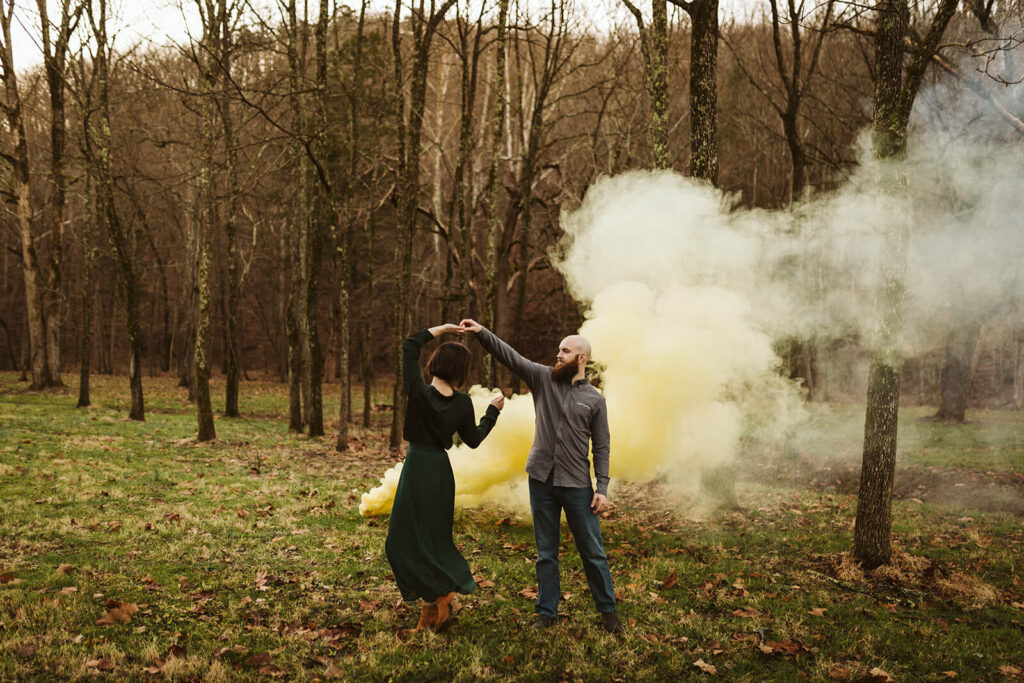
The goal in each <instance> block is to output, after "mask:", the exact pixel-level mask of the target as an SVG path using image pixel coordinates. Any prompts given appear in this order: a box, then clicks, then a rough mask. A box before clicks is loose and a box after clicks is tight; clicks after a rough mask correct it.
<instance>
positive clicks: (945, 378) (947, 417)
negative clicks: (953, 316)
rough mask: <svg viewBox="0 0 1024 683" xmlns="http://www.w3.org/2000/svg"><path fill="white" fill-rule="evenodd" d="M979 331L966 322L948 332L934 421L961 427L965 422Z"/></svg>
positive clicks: (977, 327)
mask: <svg viewBox="0 0 1024 683" xmlns="http://www.w3.org/2000/svg"><path fill="white" fill-rule="evenodd" d="M980 332H981V327H980V326H979V325H977V324H970V323H966V322H965V323H964V324H960V325H957V326H956V327H954V328H953V329H952V330H950V332H949V337H948V338H947V339H946V351H945V358H944V359H943V363H942V374H941V376H940V380H939V410H938V412H936V413H935V417H936V419H939V420H943V421H946V422H958V423H961V424H962V423H964V422H966V421H967V402H968V400H969V399H970V393H971V391H970V390H971V362H972V360H973V359H974V348H975V346H976V345H977V342H978V334H979V333H980Z"/></svg>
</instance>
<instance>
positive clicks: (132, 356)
mask: <svg viewBox="0 0 1024 683" xmlns="http://www.w3.org/2000/svg"><path fill="white" fill-rule="evenodd" d="M97 5H98V14H99V16H98V17H96V16H94V14H93V7H92V5H91V4H89V5H87V12H88V14H89V21H90V23H91V25H92V32H93V37H94V39H95V43H96V54H95V56H94V59H93V69H95V71H96V84H97V92H98V94H99V106H98V110H97V112H96V114H95V115H94V118H95V119H96V124H95V126H94V130H93V132H92V134H91V135H89V136H87V144H88V145H89V153H88V154H89V157H90V162H91V165H92V169H93V172H94V173H95V175H96V192H97V200H98V203H99V205H100V207H101V213H102V217H103V223H104V224H105V225H106V228H107V233H108V234H109V236H110V242H111V244H112V245H113V248H114V258H115V260H116V262H117V266H118V271H119V273H120V275H121V285H122V287H123V296H124V309H125V327H126V328H127V331H128V347H129V351H128V383H129V387H130V390H131V410H130V412H129V414H128V417H129V418H130V419H132V420H140V421H141V420H145V419H146V410H145V402H144V398H143V393H142V349H143V335H142V328H141V325H140V324H139V282H138V276H137V275H136V273H135V267H134V263H133V257H134V254H133V253H132V250H131V245H130V243H129V235H128V231H127V230H126V229H125V227H124V226H123V224H122V222H121V217H120V215H119V213H118V210H117V203H116V201H115V198H114V178H113V171H112V162H111V127H110V74H109V51H110V44H109V42H108V41H107V3H106V0H97Z"/></svg>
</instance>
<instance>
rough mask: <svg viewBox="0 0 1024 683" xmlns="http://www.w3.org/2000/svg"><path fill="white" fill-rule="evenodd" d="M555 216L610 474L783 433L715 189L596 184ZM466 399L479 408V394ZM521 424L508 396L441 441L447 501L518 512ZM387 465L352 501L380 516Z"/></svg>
mask: <svg viewBox="0 0 1024 683" xmlns="http://www.w3.org/2000/svg"><path fill="white" fill-rule="evenodd" d="M562 224H563V227H564V228H565V230H566V233H567V235H569V237H570V239H572V240H573V241H572V244H571V245H569V247H568V248H567V251H566V258H565V260H564V261H563V262H562V263H560V264H559V267H560V268H561V269H562V271H563V272H564V273H565V275H566V278H567V280H568V282H569V285H570V291H572V293H573V295H574V296H576V297H577V298H578V299H581V300H586V301H589V302H591V306H590V310H589V311H588V312H587V314H586V321H585V323H584V324H583V326H582V328H581V329H580V334H582V335H584V336H586V337H587V338H588V339H589V340H590V342H591V345H592V347H593V349H594V360H596V361H598V362H600V363H601V364H602V365H603V366H604V367H605V370H604V372H603V375H602V377H603V384H604V386H603V391H604V395H605V398H606V400H607V402H608V420H609V428H610V431H611V465H610V474H611V477H612V480H613V482H614V481H615V480H626V481H647V480H650V479H652V478H654V477H656V476H658V475H662V474H667V475H669V476H670V477H671V478H672V479H673V480H674V481H676V482H679V483H684V484H690V485H693V484H695V483H696V482H697V481H698V480H699V477H700V474H701V472H702V471H704V470H705V469H707V468H711V467H718V466H720V465H722V464H728V463H730V462H732V460H733V459H734V458H735V455H736V453H737V450H738V445H739V443H740V440H741V438H742V437H743V436H744V435H745V434H749V433H752V432H753V431H757V432H758V433H759V434H761V435H764V434H771V435H772V436H778V434H780V433H784V432H785V430H786V425H789V424H792V422H793V419H794V418H795V417H796V416H798V415H799V399H798V396H797V394H796V392H795V391H794V390H793V388H792V387H791V386H790V385H789V384H788V383H787V382H785V381H784V380H782V379H781V378H780V377H779V376H778V373H777V372H776V364H777V362H778V359H777V358H776V355H775V353H774V351H773V350H772V346H771V339H770V338H769V336H768V335H767V334H766V333H765V332H764V331H763V330H762V329H761V327H760V326H759V325H758V324H757V323H756V322H755V321H756V320H757V319H758V315H757V314H758V313H762V312H761V311H754V310H752V306H751V304H750V303H749V302H750V300H751V298H750V294H749V291H750V289H751V284H752V279H751V277H750V276H749V273H748V272H747V270H746V269H745V268H746V265H749V263H750V262H751V260H752V259H755V258H756V257H757V254H758V245H757V243H756V240H751V239H750V238H749V236H745V235H743V234H741V233H737V232H736V231H735V230H729V229H727V227H728V226H727V224H728V218H727V216H726V212H725V211H723V199H722V196H721V195H720V194H719V193H718V192H717V191H716V190H714V189H713V188H708V187H705V186H701V185H697V184H694V183H692V182H691V181H689V180H687V179H685V178H682V177H680V176H676V175H674V174H671V173H662V174H657V173H648V172H642V173H629V174H625V175H623V176H619V177H616V178H606V179H603V180H601V181H599V182H598V183H596V184H595V185H594V186H593V187H591V188H590V190H589V191H588V193H587V196H586V198H585V201H584V203H583V206H581V207H580V208H579V209H578V210H577V211H575V212H573V213H572V214H568V215H565V216H563V219H562ZM723 273H724V274H727V275H728V277H724V278H723V277H718V278H717V279H716V274H717V275H718V276H721V275H722V274H723ZM729 283H732V286H730V284H729ZM558 341H559V340H558V339H555V338H552V340H551V352H552V355H553V354H554V351H555V347H556V345H557V343H558ZM471 395H472V397H473V400H474V405H475V407H476V410H477V414H478V415H479V414H480V413H481V412H482V411H483V409H484V408H485V407H486V402H487V400H489V397H490V396H489V394H488V392H487V391H486V390H484V389H480V388H479V387H477V388H474V389H473V391H472V392H471ZM533 432H534V411H533V402H532V400H531V399H530V397H529V396H528V395H527V396H515V397H512V398H511V399H509V400H508V401H507V403H506V407H505V410H504V411H503V414H502V416H501V418H500V419H499V420H498V424H497V426H496V427H495V429H494V430H493V431H492V432H491V434H490V436H488V438H487V439H486V440H485V441H484V443H483V444H482V445H481V446H480V448H478V449H476V450H471V449H469V448H466V447H465V446H458V447H456V448H454V449H452V451H451V452H450V458H451V462H452V469H453V471H454V473H455V485H456V501H455V502H456V505H459V506H463V507H468V506H477V505H482V504H485V503H500V504H504V505H507V506H513V507H517V508H525V507H526V506H525V504H524V503H525V501H526V497H525V492H524V490H523V489H524V487H523V484H524V483H525V481H526V474H525V472H524V467H525V464H526V457H527V455H528V453H529V450H530V445H531V443H532V441H533ZM400 467H401V466H400V465H398V466H396V467H395V468H392V469H391V470H389V471H388V472H387V473H385V475H384V477H383V478H382V480H381V484H380V486H378V487H376V488H374V489H373V490H372V491H370V492H368V493H366V494H364V495H363V499H362V503H361V504H360V508H359V510H360V513H361V514H364V515H373V514H382V513H386V512H388V511H389V510H390V508H391V502H392V499H393V497H394V492H395V488H396V486H397V483H398V476H399V474H400Z"/></svg>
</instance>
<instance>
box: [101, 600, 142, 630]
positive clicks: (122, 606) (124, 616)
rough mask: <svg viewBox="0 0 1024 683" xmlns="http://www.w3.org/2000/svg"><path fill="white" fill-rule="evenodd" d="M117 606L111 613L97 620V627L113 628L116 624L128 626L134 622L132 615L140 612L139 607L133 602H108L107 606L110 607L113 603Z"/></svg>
mask: <svg viewBox="0 0 1024 683" xmlns="http://www.w3.org/2000/svg"><path fill="white" fill-rule="evenodd" d="M112 602H113V603H115V604H117V607H114V608H113V609H111V610H110V611H109V612H107V613H106V614H104V615H103V616H102V617H100V618H99V619H97V620H96V625H97V626H112V625H114V624H128V623H130V622H131V620H132V615H133V614H135V613H136V612H138V611H139V607H138V605H136V604H134V603H131V602H122V603H117V602H116V601H113V600H111V601H108V602H107V606H108V607H110V606H111V603H112Z"/></svg>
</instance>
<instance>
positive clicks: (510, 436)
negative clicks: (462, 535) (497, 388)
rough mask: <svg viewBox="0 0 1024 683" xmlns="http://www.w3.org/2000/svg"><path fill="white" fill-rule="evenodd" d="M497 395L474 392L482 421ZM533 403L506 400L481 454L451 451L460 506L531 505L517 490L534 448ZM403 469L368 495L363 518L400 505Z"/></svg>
mask: <svg viewBox="0 0 1024 683" xmlns="http://www.w3.org/2000/svg"><path fill="white" fill-rule="evenodd" d="M496 395H497V394H496V392H492V391H490V390H488V389H485V388H483V387H479V386H476V387H473V388H472V389H470V391H469V396H470V398H472V399H473V408H474V410H475V411H476V414H477V416H478V417H479V416H480V415H482V414H483V413H484V411H485V410H487V404H488V402H490V400H491V398H492V397H493V396H496ZM533 423H534V414H533V398H532V397H530V396H529V395H528V394H527V395H518V396H512V397H511V398H508V399H506V400H505V408H504V409H503V410H502V411H501V416H500V417H499V418H498V424H497V425H496V426H495V428H494V429H493V430H491V433H490V434H489V435H488V436H487V438H486V439H485V440H484V442H483V443H482V444H480V446H479V447H477V448H475V449H474V448H470V447H469V446H466V445H465V444H459V445H457V446H455V447H454V448H452V449H451V450H449V451H448V459H449V460H450V461H451V463H452V472H453V473H454V474H455V504H456V505H458V506H459V507H475V506H477V505H481V504H483V503H484V502H487V501H490V502H494V503H501V504H504V505H507V506H509V507H515V508H522V507H524V503H525V499H524V498H523V497H522V495H521V494H522V493H523V492H521V491H517V490H516V489H517V487H515V486H514V484H515V482H516V480H519V479H523V478H525V476H526V475H525V474H524V468H525V467H526V456H527V455H528V454H529V452H530V446H531V445H532V444H533ZM401 473H402V463H398V464H397V465H395V466H394V467H392V468H391V469H389V470H388V471H387V472H385V473H384V476H383V477H382V478H381V481H380V485H379V486H377V487H376V488H374V489H372V490H371V491H369V492H368V493H364V494H363V496H362V500H361V501H360V503H359V514H361V515H364V516H371V515H381V514H387V513H389V512H390V511H391V503H392V502H393V501H394V499H395V490H396V489H397V488H398V479H399V476H400V475H401Z"/></svg>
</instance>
